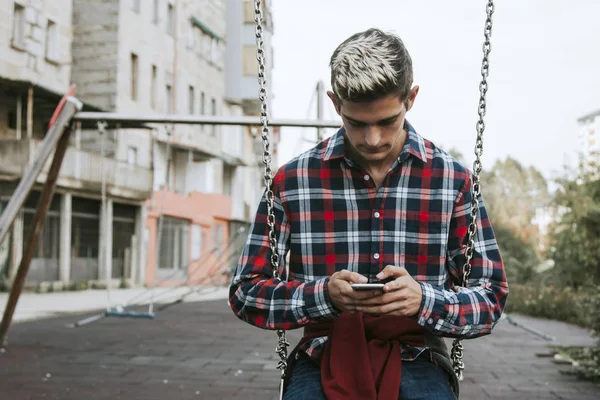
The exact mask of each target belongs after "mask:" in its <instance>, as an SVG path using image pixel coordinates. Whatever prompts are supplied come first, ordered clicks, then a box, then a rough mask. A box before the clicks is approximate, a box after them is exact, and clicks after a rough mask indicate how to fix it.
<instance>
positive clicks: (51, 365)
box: [0, 299, 600, 400]
mask: <svg viewBox="0 0 600 400" xmlns="http://www.w3.org/2000/svg"><path fill="white" fill-rule="evenodd" d="M77 319H78V318H77V317H73V316H70V317H64V316H63V317H58V318H56V317H55V318H51V319H46V320H38V321H31V322H23V323H19V324H16V325H14V326H13V327H12V328H11V332H10V337H9V347H8V350H7V351H6V352H5V353H2V354H0V394H1V395H0V398H2V399H11V400H28V399H65V400H70V399H77V400H80V399H93V400H100V399H111V400H114V399H136V400H137V399H140V400H153V399H160V400H164V399H169V398H172V399H178V400H180V399H181V400H185V399H219V400H227V399H248V400H249V399H261V400H262V399H273V398H275V397H276V387H277V377H278V371H277V370H276V369H275V362H274V356H273V354H272V350H273V348H274V344H275V340H274V339H275V334H274V333H272V332H265V331H261V330H258V329H256V328H253V327H251V326H248V325H246V324H244V323H242V322H241V321H239V320H237V319H236V318H235V317H234V316H233V314H232V313H231V311H230V310H229V308H228V306H227V304H226V301H225V300H223V299H221V300H216V301H207V302H199V303H184V304H179V305H176V306H173V307H171V308H169V309H168V310H166V311H163V312H162V313H160V314H159V317H158V318H157V319H156V320H129V319H103V320H100V321H98V322H96V323H94V324H90V325H87V326H84V327H81V328H75V329H73V328H67V327H66V325H67V324H69V323H72V322H74V321H75V320H77ZM519 320H520V321H524V322H527V320H526V319H524V318H523V319H519ZM534 322H535V323H537V324H538V325H536V328H538V329H539V328H540V327H541V328H546V329H548V330H550V331H552V330H554V332H549V333H551V334H559V335H560V336H561V337H565V338H566V337H570V336H573V337H578V338H580V340H579V339H578V340H577V342H581V341H586V340H587V341H589V337H587V336H586V335H585V334H582V333H581V330H577V329H576V328H572V327H568V326H567V327H565V326H563V325H560V326H562V328H561V329H555V325H553V323H551V322H544V321H539V320H535V321H534ZM571 333H574V335H571ZM299 334H300V332H299V331H294V332H291V334H290V339H291V340H292V342H293V343H295V342H296V341H297V340H298V338H299ZM546 343H548V342H546V341H544V340H541V339H540V338H538V337H537V336H534V335H532V334H531V333H528V332H526V331H524V330H522V329H520V328H518V327H516V326H513V325H511V324H509V323H507V322H506V321H502V322H501V323H500V324H499V325H498V326H497V328H496V330H495V331H494V333H493V334H492V335H490V336H487V337H484V338H480V339H477V340H471V341H468V342H465V346H466V363H467V369H466V379H465V381H464V382H463V384H462V396H461V400H462V399H464V400H475V399H477V400H479V399H596V400H597V399H599V398H600V387H599V386H596V385H592V384H586V383H582V382H580V381H577V380H575V378H572V377H569V376H565V375H562V374H561V373H560V372H559V368H561V367H559V366H557V365H555V364H553V363H552V362H551V361H550V360H549V359H548V358H540V357H536V353H542V352H546V348H545V344H546ZM562 368H566V367H564V366H563V367H562Z"/></svg>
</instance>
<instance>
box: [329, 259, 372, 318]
mask: <svg viewBox="0 0 600 400" xmlns="http://www.w3.org/2000/svg"><path fill="white" fill-rule="evenodd" d="M367 282H368V279H367V278H366V277H364V276H362V275H360V274H359V273H357V272H350V271H348V270H343V271H339V272H336V273H334V274H333V275H331V278H330V279H329V284H328V286H327V288H328V291H329V298H330V299H331V303H333V306H334V307H335V308H336V309H337V310H338V311H341V312H347V313H354V312H356V311H358V310H357V307H359V306H360V305H361V304H364V300H365V299H371V298H374V297H377V296H381V290H369V291H357V290H354V289H352V286H350V284H351V283H367Z"/></svg>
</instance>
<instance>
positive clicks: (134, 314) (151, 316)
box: [104, 310, 156, 319]
mask: <svg viewBox="0 0 600 400" xmlns="http://www.w3.org/2000/svg"><path fill="white" fill-rule="evenodd" d="M104 315H105V316H106V317H119V318H138V319H154V318H155V317H156V314H154V313H142V312H135V311H115V310H110V311H105V312H104Z"/></svg>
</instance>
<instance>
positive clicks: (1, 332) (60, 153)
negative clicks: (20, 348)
mask: <svg viewBox="0 0 600 400" xmlns="http://www.w3.org/2000/svg"><path fill="white" fill-rule="evenodd" d="M70 133H71V130H70V129H69V128H67V129H66V130H65V131H64V132H63V134H62V136H61V137H60V139H59V141H58V144H57V146H56V151H55V153H54V158H53V160H52V165H51V166H50V171H49V172H48V177H47V178H46V183H45V184H44V189H43V191H42V195H41V197H40V202H39V205H38V207H37V212H36V214H35V216H34V218H33V222H32V224H33V230H32V232H31V234H30V235H29V238H28V239H27V244H26V247H25V251H24V252H23V258H22V259H21V264H20V265H19V269H18V270H17V274H16V276H15V280H14V281H13V283H12V287H11V290H10V295H9V297H8V301H7V303H6V309H5V310H4V316H3V317H2V322H1V323H0V347H6V345H7V333H8V328H9V327H10V323H11V321H12V318H13V314H14V312H15V309H16V308H17V302H18V301H19V296H20V295H21V291H22V290H23V286H24V285H25V278H26V277H27V272H29V264H30V263H31V259H32V258H33V253H34V251H35V247H36V244H37V241H38V237H39V234H40V232H41V231H42V229H43V228H44V222H45V220H46V214H47V213H48V208H49V207H50V203H51V201H52V196H53V194H54V188H55V187H56V181H57V180H58V174H59V172H60V167H61V164H62V161H63V158H64V156H65V153H66V151H67V147H68V145H69V135H70Z"/></svg>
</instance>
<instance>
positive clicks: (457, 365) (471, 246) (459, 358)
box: [451, 0, 494, 380]
mask: <svg viewBox="0 0 600 400" xmlns="http://www.w3.org/2000/svg"><path fill="white" fill-rule="evenodd" d="M486 11H487V19H486V20H485V29H484V36H485V42H484V43H483V61H482V63H481V77H482V80H481V83H480V84H479V94H480V96H479V108H478V114H479V120H478V121H477V140H476V142H475V161H474V162H473V191H472V192H473V193H472V195H473V198H472V199H471V221H470V224H469V230H468V233H469V236H468V241H467V250H466V254H465V257H466V260H465V264H464V266H463V282H462V284H463V286H464V287H467V286H468V283H469V275H470V274H471V260H472V259H473V254H474V252H475V232H476V230H477V214H478V212H479V196H480V195H481V184H480V181H479V174H480V173H481V170H482V169H483V165H482V163H481V155H482V154H483V131H484V130H485V122H484V121H483V118H484V117H485V114H486V110H487V103H486V94H487V91H488V83H487V78H488V75H489V67H490V60H489V55H490V52H491V51H492V44H491V37H492V15H493V13H494V2H493V0H489V1H488V3H487V6H486ZM451 355H452V364H453V369H454V372H455V373H456V375H457V377H458V379H459V380H462V379H463V370H464V368H465V364H464V361H463V356H464V354H463V346H462V343H461V341H460V340H458V339H455V340H454V341H453V343H452V354H451Z"/></svg>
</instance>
